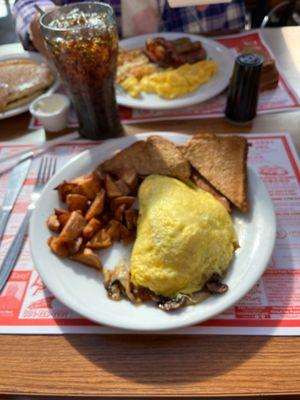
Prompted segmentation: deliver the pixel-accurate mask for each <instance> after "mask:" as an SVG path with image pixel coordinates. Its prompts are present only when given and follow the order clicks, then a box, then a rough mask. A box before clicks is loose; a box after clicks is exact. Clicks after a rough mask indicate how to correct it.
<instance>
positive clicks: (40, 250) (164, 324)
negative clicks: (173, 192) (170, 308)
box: [30, 132, 275, 331]
mask: <svg viewBox="0 0 300 400" xmlns="http://www.w3.org/2000/svg"><path fill="white" fill-rule="evenodd" d="M155 134H156V135H157V134H160V135H162V136H164V137H166V138H168V139H169V140H171V141H173V142H174V143H176V144H182V143H184V142H185V141H186V140H187V139H188V138H189V137H190V136H187V135H182V134H174V133H163V132H162V133H157V132H155ZM148 136H150V134H141V135H137V136H133V137H126V138H122V139H115V140H110V141H107V142H106V143H104V144H102V145H100V146H97V147H96V148H94V149H92V150H87V151H85V152H83V153H81V154H79V155H78V156H76V157H75V158H73V159H72V160H71V161H70V162H69V163H68V164H67V165H65V166H64V167H63V168H62V169H61V170H60V171H59V172H58V173H57V174H56V176H55V177H53V179H51V181H50V182H49V183H48V184H47V186H46V187H45V189H44V191H43V193H42V195H41V197H40V199H39V201H38V203H37V205H36V209H35V211H34V213H33V216H32V219H31V223H30V245H31V251H32V256H33V260H34V263H35V266H36V269H37V271H38V273H39V274H40V276H41V277H42V279H43V281H44V283H45V284H46V286H47V287H48V289H49V290H50V291H51V292H52V293H53V294H54V295H55V296H56V297H57V298H58V299H59V300H60V301H62V302H63V303H64V304H65V305H67V306H68V307H69V308H71V309H72V310H74V311H76V312H77V313H79V314H81V315H82V316H84V317H86V318H88V319H91V320H93V321H95V322H98V323H100V324H105V325H110V326H114V327H118V328H125V329H133V330H140V331H151V330H154V331H155V330H162V329H172V328H179V327H183V326H186V325H190V324H194V323H198V322H201V321H204V320H207V319H209V318H211V317H213V316H215V315H217V314H219V313H221V312H222V311H224V310H226V309H227V308H229V307H231V306H232V305H233V304H234V303H236V302H237V301H238V300H239V299H241V298H242V297H243V296H244V295H245V294H246V293H247V292H248V291H249V290H250V289H251V288H252V287H253V285H254V284H255V283H256V281H257V280H258V279H259V277H260V276H261V275H262V273H263V272H264V270H265V268H266V266H267V263H268V261H269V258H270V256H271V253H272V250H273V246H274V239H275V216H274V211H273V205H272V202H271V200H270V197H269V195H268V193H267V191H266V189H265V186H264V185H263V183H262V182H261V180H260V179H259V177H258V176H257V174H256V173H255V172H254V171H253V170H252V169H251V168H249V200H250V206H251V209H250V211H249V213H248V214H247V215H242V214H240V213H238V212H235V213H234V224H235V228H236V231H237V234H238V239H239V243H240V246H241V247H240V249H239V250H238V251H237V252H236V257H235V259H234V261H233V263H232V264H231V266H230V268H229V271H228V274H227V276H226V279H225V282H226V283H227V284H228V286H229V290H228V292H227V293H225V294H224V295H222V296H210V297H209V298H208V299H207V300H205V301H204V302H203V303H201V304H197V305H195V306H190V307H186V308H183V309H180V310H177V311H174V312H170V313H166V312H164V311H161V310H160V309H158V308H157V307H155V305H150V304H145V305H141V306H135V305H133V304H131V303H130V302H129V301H128V300H125V299H124V300H122V301H119V302H114V301H112V300H110V299H109V298H108V297H107V295H106V292H105V289H104V287H103V284H102V281H101V274H100V272H98V271H96V270H94V269H92V268H88V267H85V266H82V265H80V264H78V263H75V262H72V261H69V260H65V259H60V258H58V257H56V256H55V255H54V254H53V253H51V251H50V249H49V248H48V245H47V239H48V237H49V236H50V232H49V231H48V229H47V227H46V219H47V217H48V216H49V215H50V214H51V213H52V212H53V208H54V207H59V206H60V205H59V201H58V198H57V192H56V191H54V190H53V188H54V187H56V186H57V185H58V184H59V183H61V182H62V181H63V180H71V179H73V178H75V177H76V176H78V175H82V174H85V173H88V172H89V171H91V170H92V169H94V168H95V167H96V166H97V165H98V164H99V163H101V162H102V161H103V160H105V159H107V158H110V157H111V156H112V155H113V153H114V151H116V150H118V149H123V148H125V147H127V146H129V145H130V144H131V143H133V142H135V141H137V140H143V139H146V138H147V137H148ZM128 253H129V251H128V249H126V247H123V246H121V245H119V244H117V245H116V244H115V245H114V246H113V248H112V249H108V250H106V251H105V252H104V251H103V252H102V253H101V252H100V255H101V259H102V262H103V264H104V265H105V266H106V267H108V266H109V267H113V266H114V265H116V263H117V262H118V261H119V260H120V258H121V257H124V254H127V255H128Z"/></svg>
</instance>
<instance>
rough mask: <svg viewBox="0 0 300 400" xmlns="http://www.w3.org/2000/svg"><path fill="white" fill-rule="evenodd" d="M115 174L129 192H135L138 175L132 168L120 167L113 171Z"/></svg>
mask: <svg viewBox="0 0 300 400" xmlns="http://www.w3.org/2000/svg"><path fill="white" fill-rule="evenodd" d="M115 174H116V175H117V176H118V177H119V178H120V179H122V181H123V182H125V183H126V185H127V186H128V187H129V189H130V193H131V194H135V193H136V189H137V185H138V176H137V173H136V172H135V170H134V169H133V168H125V169H120V170H118V171H115Z"/></svg>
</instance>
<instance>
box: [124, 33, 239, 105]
mask: <svg viewBox="0 0 300 400" xmlns="http://www.w3.org/2000/svg"><path fill="white" fill-rule="evenodd" d="M157 36H160V37H164V38H165V39H167V40H174V39H178V38H181V37H183V36H184V37H189V38H190V39H191V41H193V42H194V41H199V40H200V41H201V42H202V44H203V47H204V48H205V50H206V51H207V57H208V58H211V59H213V60H214V61H215V62H216V63H217V64H218V67H219V70H218V72H217V73H216V74H215V75H214V76H213V77H212V79H211V80H210V81H209V82H207V83H205V84H204V85H201V86H200V87H199V88H198V89H197V90H195V91H194V92H192V93H189V94H187V95H185V96H181V97H178V98H177V99H173V100H167V99H163V98H161V97H159V96H157V95H156V94H148V93H142V94H141V96H140V97H139V98H133V97H131V96H130V95H129V94H128V93H126V92H125V91H124V90H123V89H122V88H121V87H120V86H118V85H117V87H116V92H117V102H118V104H120V105H123V106H127V107H133V108H143V109H148V110H149V109H152V110H165V109H174V108H180V107H187V106H191V105H194V104H197V103H201V102H202V101H205V100H208V99H210V98H212V97H214V96H216V95H217V94H219V93H221V92H222V91H223V90H224V89H225V88H226V87H227V86H228V83H229V80H230V77H231V75H232V71H233V65H234V58H233V55H232V53H231V52H230V51H229V50H228V49H227V48H226V47H225V46H223V45H221V44H220V43H218V42H216V41H214V40H212V39H208V38H206V37H203V36H198V35H190V34H186V33H185V34H183V33H171V32H170V33H166V32H161V33H155V34H149V35H141V36H135V37H132V38H129V39H125V40H121V41H120V47H121V48H123V49H125V50H129V49H134V48H142V47H144V46H145V40H146V39H148V38H151V37H157Z"/></svg>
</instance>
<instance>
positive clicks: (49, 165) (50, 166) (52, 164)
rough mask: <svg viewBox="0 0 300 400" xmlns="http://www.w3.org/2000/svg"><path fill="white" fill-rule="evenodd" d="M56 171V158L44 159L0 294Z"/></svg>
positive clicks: (6, 265) (0, 279)
mask: <svg viewBox="0 0 300 400" xmlns="http://www.w3.org/2000/svg"><path fill="white" fill-rule="evenodd" d="M55 170H56V158H55V157H43V158H42V160H41V163H40V167H39V170H38V175H37V180H36V184H35V187H34V190H33V193H32V195H31V203H30V204H29V206H28V208H27V212H26V215H25V217H24V219H23V221H22V224H21V226H20V228H19V230H18V232H17V235H16V237H15V238H14V241H13V242H12V245H11V246H10V248H9V250H8V252H7V254H6V256H5V258H4V260H3V262H2V265H1V269H0V292H1V290H2V289H3V286H4V285H5V283H6V281H7V279H8V277H9V275H10V273H11V271H12V269H13V267H14V266H15V263H16V261H17V259H18V257H19V254H20V251H21V249H22V246H23V243H24V239H25V237H26V234H27V230H28V224H29V220H30V217H31V214H32V212H33V210H34V209H35V203H36V201H37V200H38V199H39V197H40V195H41V191H42V189H43V188H44V186H45V185H46V183H47V182H48V181H49V179H50V178H51V177H52V175H54V173H55Z"/></svg>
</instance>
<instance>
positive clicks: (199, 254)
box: [47, 134, 248, 311]
mask: <svg viewBox="0 0 300 400" xmlns="http://www.w3.org/2000/svg"><path fill="white" fill-rule="evenodd" d="M246 157H247V142H246V140H245V139H243V138H240V137H238V136H218V135H211V134H202V135H195V136H194V137H192V138H191V139H190V140H189V141H188V142H187V143H186V144H185V145H181V146H176V145H175V144H174V143H172V142H170V141H169V140H167V139H165V138H163V137H159V136H150V137H148V139H147V140H142V141H137V142H134V143H133V144H132V145H130V146H129V147H127V148H125V149H123V150H121V151H118V152H116V153H115V154H114V155H113V156H112V157H111V158H110V159H108V160H105V161H104V162H102V163H101V164H100V165H99V166H98V167H97V168H96V170H95V171H93V172H91V173H90V174H88V175H84V176H80V177H77V178H75V179H73V180H72V181H70V182H66V181H64V182H62V183H61V184H60V185H58V187H57V188H56V190H57V192H58V196H59V199H60V200H61V201H62V202H63V204H64V207H63V208H55V209H54V213H53V214H52V215H50V216H49V218H48V220H47V226H48V228H49V230H50V231H51V232H53V234H52V236H51V237H50V239H49V240H48V245H49V247H50V249H51V250H52V252H54V253H55V254H56V255H57V256H59V257H67V258H69V259H72V260H73V261H77V262H79V263H82V264H85V265H87V266H90V267H93V268H96V269H98V270H99V271H100V272H101V274H102V276H103V283H104V286H105V288H106V291H107V294H108V296H109V297H110V298H111V299H112V300H115V301H117V300H120V299H122V298H123V297H125V298H128V299H129V300H130V301H131V302H133V303H134V304H140V303H144V302H149V301H152V302H155V303H156V304H157V306H158V307H159V308H161V309H162V310H164V311H171V310H175V309H178V308H180V307H183V306H188V305H192V304H196V303H199V302H200V301H203V300H204V299H205V298H206V297H207V296H209V294H222V293H225V292H226V291H227V290H228V287H227V285H226V284H224V283H223V282H222V279H223V278H224V276H225V274H226V272H227V269H228V267H229V265H230V262H231V260H232V259H233V257H234V254H235V250H236V249H237V248H238V247H239V244H238V238H237V236H236V233H235V229H234V225H233V221H232V217H231V215H230V213H231V208H232V207H237V208H239V209H241V210H242V211H244V212H246V210H247V209H248V202H247V188H246V185H247V179H246V176H247V174H246ZM115 242H121V243H122V244H123V245H125V246H126V245H129V244H133V247H132V251H131V256H130V257H129V258H128V259H121V260H120V262H119V263H118V265H115V266H112V265H109V266H107V265H102V262H101V251H102V250H103V249H107V248H109V247H112V246H113V245H114V243H115ZM99 251H100V254H98V252H99Z"/></svg>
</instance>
